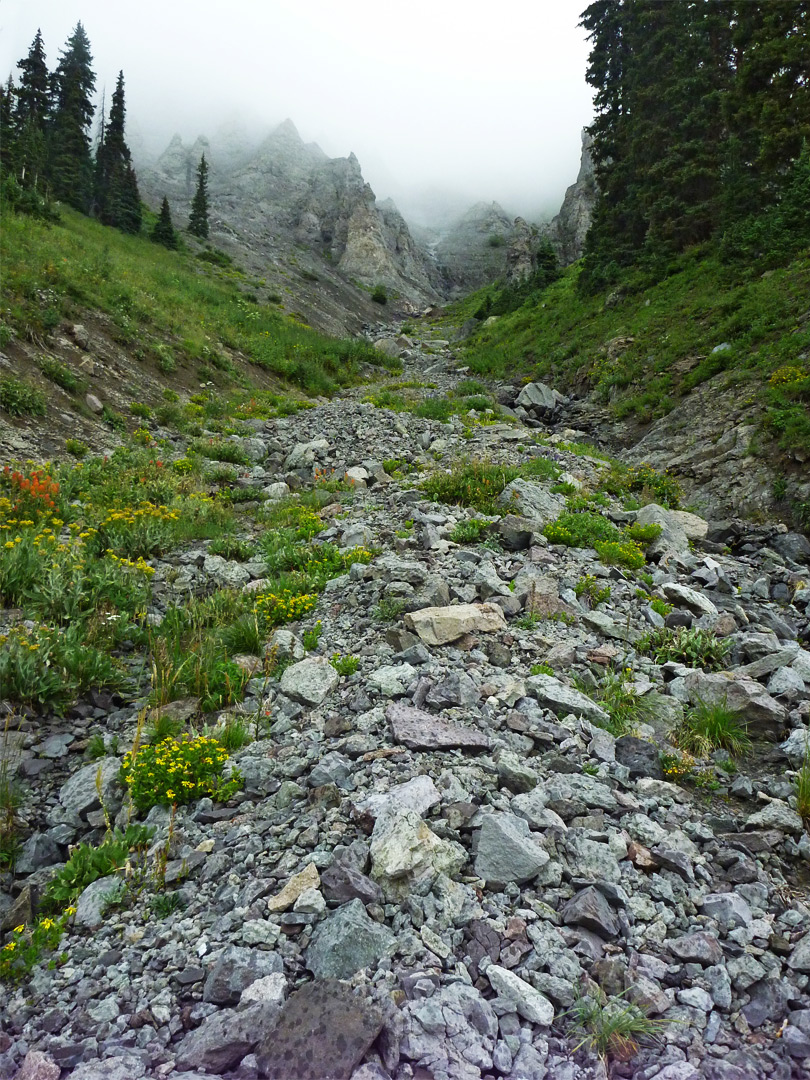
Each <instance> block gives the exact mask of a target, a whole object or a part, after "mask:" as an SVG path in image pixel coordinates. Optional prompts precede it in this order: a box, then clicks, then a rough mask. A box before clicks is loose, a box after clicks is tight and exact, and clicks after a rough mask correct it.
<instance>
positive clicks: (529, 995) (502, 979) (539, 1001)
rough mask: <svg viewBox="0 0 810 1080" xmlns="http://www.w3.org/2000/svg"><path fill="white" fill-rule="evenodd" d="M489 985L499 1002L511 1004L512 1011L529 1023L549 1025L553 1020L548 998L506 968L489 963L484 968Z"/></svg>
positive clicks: (552, 1011)
mask: <svg viewBox="0 0 810 1080" xmlns="http://www.w3.org/2000/svg"><path fill="white" fill-rule="evenodd" d="M486 976H487V978H488V979H489V983H490V986H491V987H492V989H493V990H494V991H495V993H496V994H497V995H498V998H499V1000H500V1001H501V1002H503V1003H505V1004H507V1005H511V1006H512V1008H513V1009H514V1011H515V1012H516V1013H517V1014H518V1015H519V1016H522V1017H523V1019H524V1020H528V1021H529V1023H530V1024H539V1025H540V1026H541V1027H549V1026H550V1025H551V1024H552V1022H553V1021H554V1006H553V1005H552V1004H551V1002H550V1001H549V1000H548V998H547V997H546V996H545V995H544V994H541V993H540V991H539V990H535V989H534V987H533V986H531V985H530V984H529V983H527V982H524V980H523V979H521V978H519V977H518V976H517V975H515V974H514V973H513V972H511V971H509V970H508V969H507V968H502V967H499V966H498V965H497V964H490V966H489V967H488V968H487V970H486Z"/></svg>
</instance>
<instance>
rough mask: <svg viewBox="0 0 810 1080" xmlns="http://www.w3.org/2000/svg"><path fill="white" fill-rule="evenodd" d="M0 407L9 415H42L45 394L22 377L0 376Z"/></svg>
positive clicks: (44, 407)
mask: <svg viewBox="0 0 810 1080" xmlns="http://www.w3.org/2000/svg"><path fill="white" fill-rule="evenodd" d="M0 409H3V410H5V412H7V413H8V415H9V416H44V415H45V412H46V406H45V395H44V394H43V393H42V391H41V390H40V389H38V387H36V386H34V385H33V384H32V383H29V382H27V381H26V380H24V379H15V378H14V377H13V376H12V375H4V376H2V377H0Z"/></svg>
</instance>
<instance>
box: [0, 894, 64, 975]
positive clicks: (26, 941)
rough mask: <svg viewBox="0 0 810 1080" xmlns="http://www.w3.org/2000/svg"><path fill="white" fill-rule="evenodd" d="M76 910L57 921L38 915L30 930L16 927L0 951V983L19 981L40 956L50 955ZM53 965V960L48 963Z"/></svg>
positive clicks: (27, 973)
mask: <svg viewBox="0 0 810 1080" xmlns="http://www.w3.org/2000/svg"><path fill="white" fill-rule="evenodd" d="M75 912H76V909H75V908H73V907H69V908H68V909H67V910H66V911H65V912H64V914H63V915H62V916H61V917H60V918H58V919H52V918H50V917H48V916H41V917H40V918H38V919H37V921H36V922H35V923H34V925H33V926H32V927H30V928H28V927H25V926H16V927H15V928H14V930H13V931H12V937H11V939H10V940H9V941H8V942H6V944H5V945H4V946H3V947H2V948H1V949H0V982H3V983H9V984H11V985H16V984H17V983H21V982H23V981H24V980H25V979H26V978H27V977H28V976H29V975H30V973H31V971H32V970H33V968H34V966H35V965H36V964H37V963H38V962H39V960H40V959H41V957H42V955H43V953H45V952H53V950H54V949H55V948H56V947H57V945H58V944H59V941H60V939H61V937H62V934H63V933H64V932H65V928H66V927H67V924H68V922H69V921H70V919H71V918H72V917H73V915H74V914H75ZM51 964H52V965H53V966H56V965H55V963H54V961H51Z"/></svg>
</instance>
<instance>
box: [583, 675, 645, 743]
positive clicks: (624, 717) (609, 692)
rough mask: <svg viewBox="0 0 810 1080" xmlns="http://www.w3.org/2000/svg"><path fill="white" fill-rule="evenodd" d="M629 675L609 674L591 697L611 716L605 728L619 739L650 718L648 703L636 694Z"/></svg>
mask: <svg viewBox="0 0 810 1080" xmlns="http://www.w3.org/2000/svg"><path fill="white" fill-rule="evenodd" d="M627 674H628V673H622V674H621V675H617V674H614V673H612V672H608V674H606V675H605V676H604V678H603V679H602V680H601V681H600V682H599V685H598V686H597V688H596V690H594V691H592V692H591V696H592V697H593V698H594V699H595V700H596V701H598V702H599V704H600V705H601V706H602V708H603V709H605V711H606V712H607V713H608V715H609V716H610V721H609V722H608V723H606V724H604V725H603V726H604V727H605V728H606V729H607V730H608V731H609V732H610V733H611V734H612V735H615V736H616V737H617V738H618V737H619V736H621V735H627V734H628V733H629V732H631V731H633V730H634V729H635V728H636V727H637V726H638V725H639V724H643V723H644V721H645V720H646V719H647V717H648V716H649V706H648V705H647V702H646V701H645V700H644V698H643V697H640V696H639V695H638V694H636V693H635V691H634V690H633V688H632V686H631V685H630V684H629V682H628V679H627ZM597 723H598V721H597Z"/></svg>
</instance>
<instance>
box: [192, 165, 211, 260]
mask: <svg viewBox="0 0 810 1080" xmlns="http://www.w3.org/2000/svg"><path fill="white" fill-rule="evenodd" d="M188 231H189V232H190V233H191V234H192V236H199V237H200V238H201V239H202V240H207V239H208V163H207V162H206V160H205V154H203V155H202V157H201V158H200V164H199V165H198V167H197V190H196V191H195V192H194V198H193V199H192V200H191V215H190V217H189V222H188Z"/></svg>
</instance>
